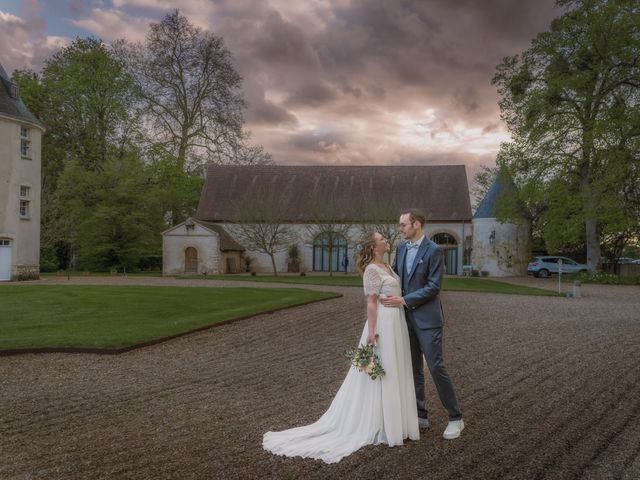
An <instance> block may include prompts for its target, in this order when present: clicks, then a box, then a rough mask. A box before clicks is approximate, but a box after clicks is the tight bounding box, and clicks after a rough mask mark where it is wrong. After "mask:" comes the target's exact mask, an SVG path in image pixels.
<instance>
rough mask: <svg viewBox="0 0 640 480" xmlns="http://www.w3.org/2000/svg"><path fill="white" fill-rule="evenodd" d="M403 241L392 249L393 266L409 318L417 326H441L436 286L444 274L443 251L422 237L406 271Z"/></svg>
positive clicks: (423, 327) (439, 283) (442, 319)
mask: <svg viewBox="0 0 640 480" xmlns="http://www.w3.org/2000/svg"><path fill="white" fill-rule="evenodd" d="M406 256H407V244H406V243H402V244H400V245H399V246H398V250H397V251H396V258H395V259H394V261H393V269H394V270H395V272H396V273H397V274H398V276H399V277H400V285H401V286H402V296H403V297H404V301H405V303H406V304H407V307H406V313H407V317H408V318H409V320H410V321H411V322H412V323H413V324H414V325H415V326H416V327H417V328H420V329H427V328H436V327H442V324H443V322H444V316H443V315H442V307H441V305H440V287H441V285H442V276H443V274H444V262H443V252H442V248H440V247H439V246H438V245H437V244H436V243H434V242H432V241H431V240H429V239H428V238H427V237H425V238H424V240H422V243H421V244H420V248H418V252H417V253H416V258H415V260H414V262H413V266H412V267H411V269H410V270H409V271H408V272H407V271H406V268H405V263H406V262H405V258H406Z"/></svg>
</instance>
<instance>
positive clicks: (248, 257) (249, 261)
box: [244, 255, 253, 272]
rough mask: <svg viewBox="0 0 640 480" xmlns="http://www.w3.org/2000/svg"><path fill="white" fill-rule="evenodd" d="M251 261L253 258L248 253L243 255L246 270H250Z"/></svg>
mask: <svg viewBox="0 0 640 480" xmlns="http://www.w3.org/2000/svg"><path fill="white" fill-rule="evenodd" d="M251 262H253V258H251V257H250V256H249V255H245V256H244V264H245V265H246V266H247V270H246V271H247V272H250V271H251Z"/></svg>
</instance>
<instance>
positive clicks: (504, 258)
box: [471, 218, 529, 277]
mask: <svg viewBox="0 0 640 480" xmlns="http://www.w3.org/2000/svg"><path fill="white" fill-rule="evenodd" d="M492 232H495V238H494V241H493V243H492V242H491V241H490V237H491V234H492ZM528 242H529V230H528V227H527V226H524V225H523V226H517V225H514V224H512V223H500V222H498V221H497V220H496V219H495V218H478V219H474V220H473V252H472V254H471V263H472V266H473V268H474V269H475V270H479V271H482V270H484V271H487V272H489V275H490V276H492V277H507V276H519V275H526V274H527V264H528V262H529V258H528V255H529V252H528V250H529V248H528Z"/></svg>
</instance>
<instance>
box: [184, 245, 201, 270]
mask: <svg viewBox="0 0 640 480" xmlns="http://www.w3.org/2000/svg"><path fill="white" fill-rule="evenodd" d="M184 273H198V251H197V250H196V249H195V248H193V247H188V248H187V249H186V250H185V252H184Z"/></svg>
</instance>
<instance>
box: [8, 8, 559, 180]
mask: <svg viewBox="0 0 640 480" xmlns="http://www.w3.org/2000/svg"><path fill="white" fill-rule="evenodd" d="M178 4H179V5H180V11H181V13H182V14H184V15H186V16H187V17H188V18H189V19H190V20H191V21H192V22H193V23H194V24H196V25H197V26H199V27H201V28H203V29H208V30H210V31H212V32H214V33H215V34H216V35H219V36H222V37H223V38H224V40H225V43H226V45H227V46H228V48H229V49H230V50H231V52H232V53H233V56H234V59H235V62H236V65H237V68H238V70H239V71H240V73H241V74H242V76H243V78H244V90H245V97H246V99H247V101H248V102H249V108H248V110H247V113H246V119H247V127H248V129H249V130H250V131H251V132H252V133H253V138H254V141H255V142H257V143H261V144H263V145H264V146H265V148H266V149H267V150H268V151H269V152H271V153H272V154H273V156H274V158H275V160H276V162H277V163H280V164H326V165H330V164H387V165H389V164H390V165H394V164H398V165H400V164H410V165H411V164H413V165H415V164H421V165H425V164H426V165H430V164H433V165H437V164H465V165H467V173H468V176H469V178H470V179H471V178H472V177H473V174H474V172H475V171H476V170H477V168H478V166H479V165H481V164H484V165H492V164H494V159H495V154H496V152H497V150H498V146H499V144H500V142H501V141H504V140H506V139H508V136H507V134H506V131H505V128H504V125H503V124H502V123H501V121H500V118H499V110H498V106H497V95H496V92H495V88H494V87H493V86H491V84H490V80H491V77H492V76H493V73H494V71H495V67H496V65H497V64H498V63H500V61H501V59H502V58H503V57H504V56H506V55H512V54H516V53H519V52H521V51H522V50H523V49H526V48H527V47H528V45H529V44H530V42H531V39H532V38H533V37H534V36H535V34H536V33H537V32H539V31H542V30H546V29H548V27H549V24H550V21H551V20H552V19H553V18H554V17H556V16H558V15H559V11H558V10H557V9H556V8H555V7H554V1H553V0H413V1H411V0H406V1H405V0H181V1H180V2H175V1H171V0H0V62H1V63H2V64H3V65H4V67H5V70H7V72H9V73H10V72H11V71H12V70H13V69H15V68H22V67H29V68H32V69H34V70H40V69H41V68H42V65H43V61H44V60H45V59H46V58H48V57H49V56H50V55H51V53H52V52H53V51H55V49H57V48H59V47H60V46H62V45H64V44H65V43H67V42H69V41H70V40H71V39H72V38H74V37H76V36H81V37H86V36H94V37H98V38H101V39H102V40H104V41H105V42H107V43H109V42H111V41H113V40H116V39H118V38H123V37H124V38H127V39H129V40H133V41H135V40H143V39H144V35H145V33H146V31H147V28H148V24H149V22H154V21H158V20H159V19H160V18H162V17H163V16H164V15H165V14H166V13H167V12H168V11H169V10H170V9H172V8H175V6H176V5H178Z"/></svg>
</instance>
